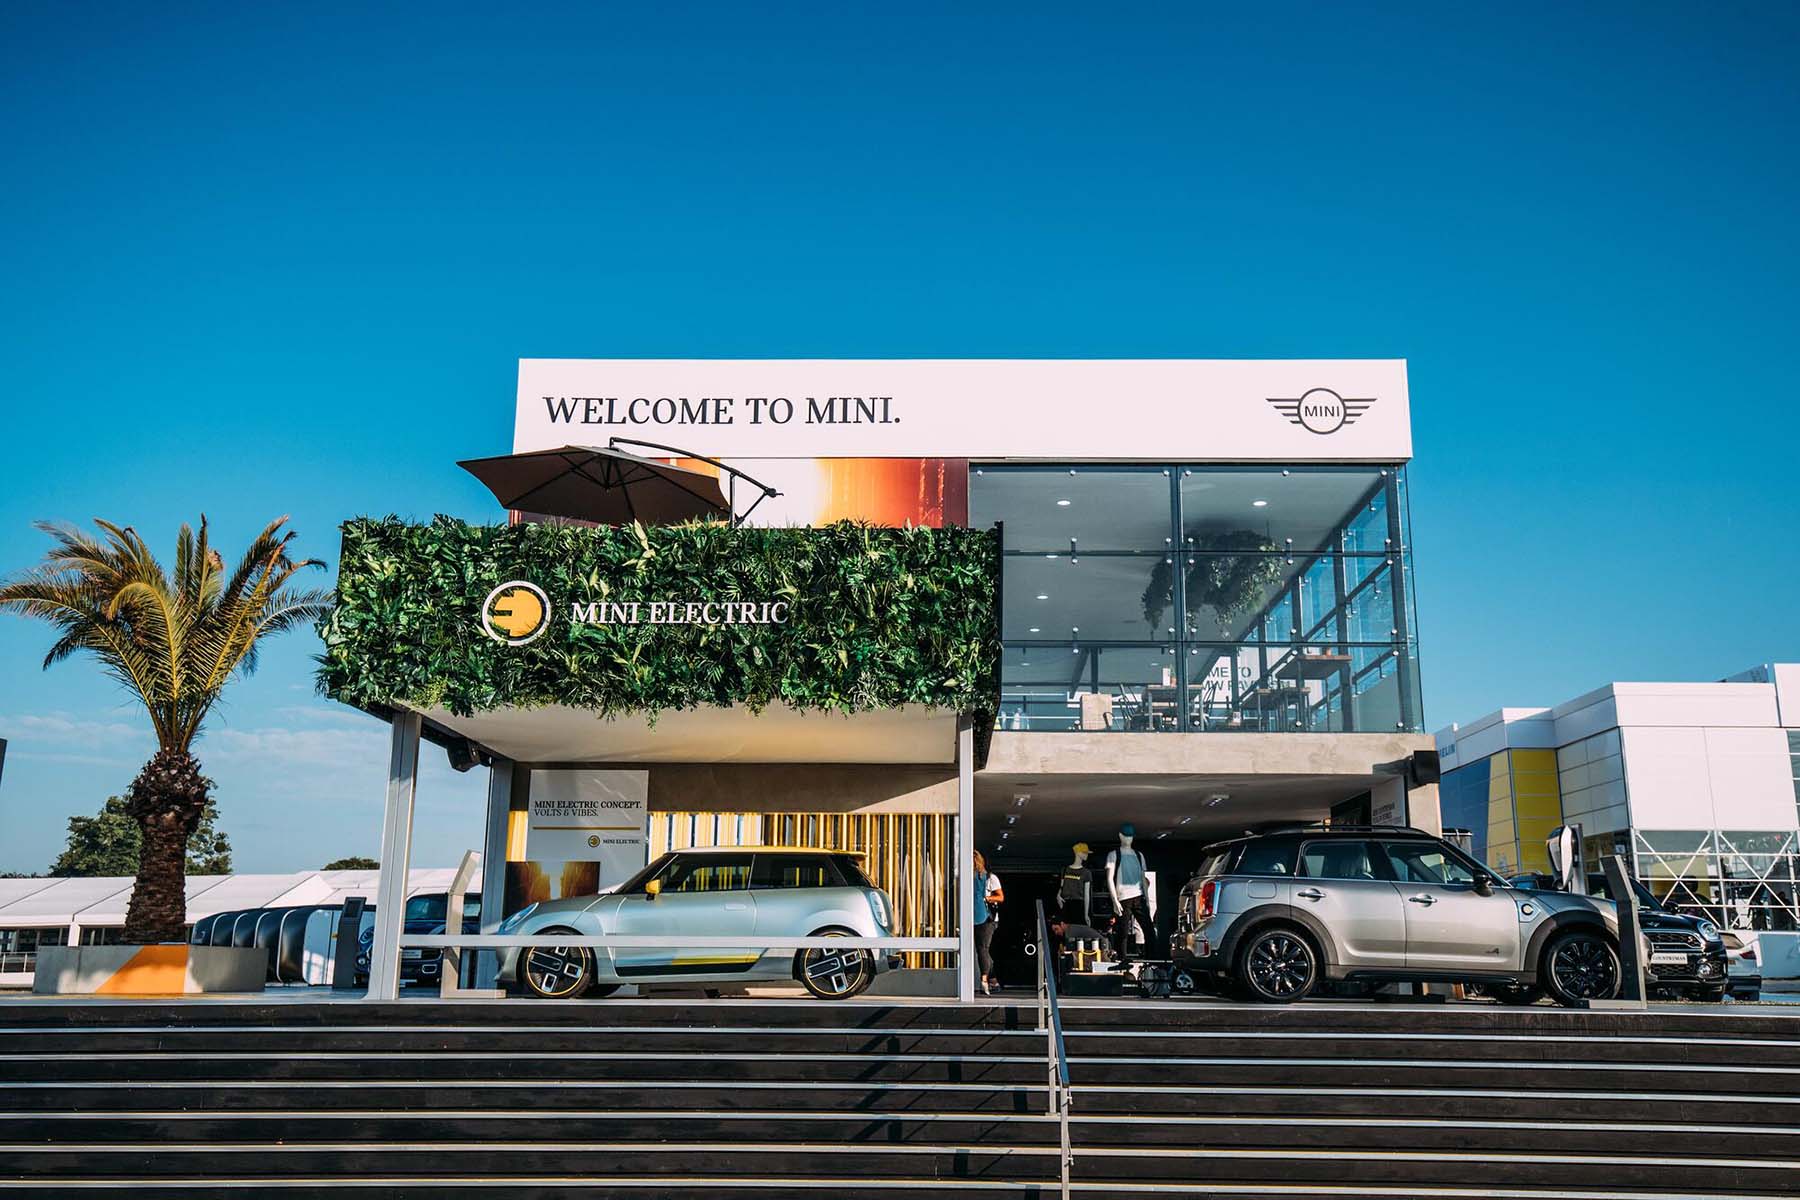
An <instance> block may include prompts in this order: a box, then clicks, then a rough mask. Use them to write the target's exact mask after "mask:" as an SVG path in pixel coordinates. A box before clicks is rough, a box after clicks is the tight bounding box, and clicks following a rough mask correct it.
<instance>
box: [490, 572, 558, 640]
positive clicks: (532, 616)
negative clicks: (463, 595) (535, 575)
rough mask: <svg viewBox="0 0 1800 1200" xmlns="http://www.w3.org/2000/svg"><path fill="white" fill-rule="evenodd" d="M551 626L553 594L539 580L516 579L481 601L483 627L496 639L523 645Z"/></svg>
mask: <svg viewBox="0 0 1800 1200" xmlns="http://www.w3.org/2000/svg"><path fill="white" fill-rule="evenodd" d="M549 627H550V597H548V596H546V595H544V589H543V588H541V587H539V586H538V585H537V584H535V583H527V582H526V581H525V580H523V579H514V580H511V581H509V582H507V583H503V584H501V585H500V586H499V587H497V588H495V589H494V590H493V591H491V592H489V593H488V594H487V599H486V600H483V601H482V602H481V628H482V631H483V632H485V633H486V634H487V635H488V636H489V637H491V638H493V639H494V640H495V641H496V642H500V643H501V644H503V645H507V646H523V645H524V644H525V643H526V642H530V641H534V640H536V639H537V638H539V637H541V636H542V635H543V632H544V630H546V629H548V628H549Z"/></svg>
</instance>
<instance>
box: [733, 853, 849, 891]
mask: <svg viewBox="0 0 1800 1200" xmlns="http://www.w3.org/2000/svg"><path fill="white" fill-rule="evenodd" d="M750 886H751V887H753V888H822V887H837V886H838V881H837V875H836V872H834V871H833V870H832V869H831V864H830V863H829V862H827V861H826V859H825V857H824V856H823V855H820V854H758V855H757V856H756V870H755V872H754V873H753V874H752V875H751V877H750Z"/></svg>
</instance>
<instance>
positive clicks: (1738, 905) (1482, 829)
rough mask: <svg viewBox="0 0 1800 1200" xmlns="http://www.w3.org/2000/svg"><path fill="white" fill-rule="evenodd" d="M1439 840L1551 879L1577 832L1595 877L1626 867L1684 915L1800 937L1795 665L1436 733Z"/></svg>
mask: <svg viewBox="0 0 1800 1200" xmlns="http://www.w3.org/2000/svg"><path fill="white" fill-rule="evenodd" d="M1437 745H1438V754H1439V755H1440V758H1441V763H1442V769H1443V780H1442V786H1441V790H1440V794H1439V796H1440V804H1441V811H1442V815H1443V821H1444V825H1445V827H1446V828H1463V829H1468V830H1469V831H1470V833H1471V834H1472V841H1473V846H1474V851H1475V854H1476V856H1477V857H1480V858H1483V859H1485V860H1486V861H1487V862H1488V863H1489V864H1490V865H1491V866H1493V867H1495V868H1496V869H1497V870H1500V871H1502V872H1516V871H1543V870H1548V861H1547V859H1546V856H1545V849H1544V839H1545V837H1546V836H1547V835H1548V834H1549V833H1550V831H1551V830H1552V829H1553V828H1555V827H1556V826H1557V825H1560V824H1564V823H1572V822H1579V823H1580V825H1581V828H1582V834H1583V853H1584V856H1585V857H1586V859H1587V861H1588V864H1589V867H1590V869H1598V863H1599V859H1600V856H1601V855H1603V854H1611V853H1621V854H1625V855H1628V856H1629V857H1630V860H1631V861H1632V863H1633V864H1634V867H1635V869H1636V871H1637V873H1638V876H1639V878H1641V879H1643V880H1644V882H1645V883H1647V884H1648V885H1649V886H1650V887H1651V889H1652V890H1653V891H1655V892H1656V893H1657V894H1658V895H1659V896H1665V897H1668V898H1669V899H1671V900H1672V901H1673V902H1674V903H1675V904H1676V905H1678V906H1680V907H1682V908H1687V909H1696V910H1704V911H1706V912H1708V913H1709V914H1711V915H1712V916H1713V917H1714V919H1715V920H1718V921H1721V922H1723V923H1726V924H1728V925H1730V926H1732V927H1735V928H1740V929H1747V928H1755V929H1782V930H1791V929H1795V928H1800V664H1797V663H1777V664H1770V665H1765V666H1760V667H1755V668H1752V669H1751V670H1749V671H1745V672H1743V673H1741V674H1738V675H1734V676H1732V677H1730V678H1729V679H1726V680H1723V681H1721V682H1719V683H1612V684H1608V685H1606V686H1605V687H1602V688H1599V689H1597V690H1595V691H1592V692H1589V693H1587V694H1586V695H1583V696H1578V697H1577V698H1575V699H1573V700H1570V701H1568V702H1566V703H1564V704H1559V705H1557V706H1556V707H1554V708H1504V709H1501V710H1500V711H1498V712H1495V713H1490V714H1489V715H1487V716H1485V717H1482V718H1480V719H1479V720H1476V721H1470V722H1466V723H1463V724H1460V725H1452V726H1450V727H1449V728H1448V729H1444V730H1440V731H1439V732H1438V734H1437Z"/></svg>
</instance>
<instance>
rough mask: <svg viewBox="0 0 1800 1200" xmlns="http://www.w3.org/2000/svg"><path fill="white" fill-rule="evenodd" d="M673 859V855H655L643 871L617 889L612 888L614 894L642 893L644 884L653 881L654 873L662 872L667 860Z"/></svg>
mask: <svg viewBox="0 0 1800 1200" xmlns="http://www.w3.org/2000/svg"><path fill="white" fill-rule="evenodd" d="M674 857H675V856H674V855H673V854H659V855H657V856H656V857H655V858H653V859H651V860H650V863H649V865H648V866H646V867H645V868H644V869H643V870H641V871H639V872H638V873H637V874H636V875H633V876H632V877H631V878H630V879H627V880H626V881H625V882H624V883H621V884H620V885H619V886H618V887H616V888H614V889H613V890H614V891H615V892H641V891H643V890H644V885H645V884H646V883H648V882H650V881H651V880H652V879H655V878H656V873H657V872H658V871H660V870H662V869H663V867H665V866H667V865H668V862H669V860H670V859H671V858H674Z"/></svg>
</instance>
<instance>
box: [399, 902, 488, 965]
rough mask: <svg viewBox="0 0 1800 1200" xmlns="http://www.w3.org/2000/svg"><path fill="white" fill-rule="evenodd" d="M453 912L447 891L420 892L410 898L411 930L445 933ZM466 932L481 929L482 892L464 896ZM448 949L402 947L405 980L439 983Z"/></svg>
mask: <svg viewBox="0 0 1800 1200" xmlns="http://www.w3.org/2000/svg"><path fill="white" fill-rule="evenodd" d="M449 915H450V896H449V893H447V892H420V893H419V894H418V895H416V896H413V897H412V898H411V899H409V900H407V902H406V932H407V933H443V932H444V927H445V922H446V919H447V918H448V917H449ZM463 932H464V933H480V932H481V893H480V892H470V893H469V894H468V895H466V896H464V897H463ZM443 957H444V952H443V951H442V950H438V949H436V948H435V947H417V946H409V947H406V948H405V949H403V950H401V951H400V981H401V982H402V983H437V982H438V967H439V965H440V963H441V962H442V961H443Z"/></svg>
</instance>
